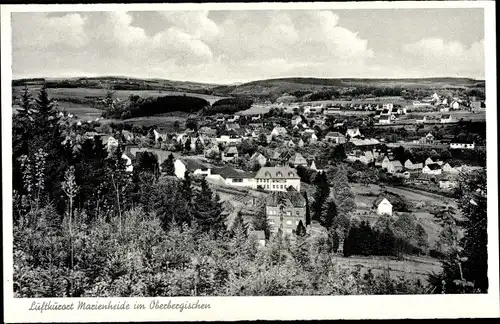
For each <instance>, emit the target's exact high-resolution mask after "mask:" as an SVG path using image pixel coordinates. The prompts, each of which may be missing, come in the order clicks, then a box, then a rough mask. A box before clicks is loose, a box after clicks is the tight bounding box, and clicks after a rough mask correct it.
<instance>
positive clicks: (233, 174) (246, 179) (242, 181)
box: [207, 166, 256, 189]
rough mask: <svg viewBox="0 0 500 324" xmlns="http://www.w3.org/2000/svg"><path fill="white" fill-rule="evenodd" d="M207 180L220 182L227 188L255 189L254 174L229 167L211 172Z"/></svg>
mask: <svg viewBox="0 0 500 324" xmlns="http://www.w3.org/2000/svg"><path fill="white" fill-rule="evenodd" d="M207 179H208V180H211V181H217V182H222V183H223V184H225V185H228V186H235V187H245V188H253V189H255V187H256V186H255V183H256V182H255V172H243V171H238V170H236V169H234V168H232V167H230V166H225V167H222V168H215V169H213V170H211V173H210V175H208V176H207Z"/></svg>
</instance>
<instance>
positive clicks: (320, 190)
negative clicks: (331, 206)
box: [312, 172, 330, 221]
mask: <svg viewBox="0 0 500 324" xmlns="http://www.w3.org/2000/svg"><path fill="white" fill-rule="evenodd" d="M314 184H315V185H316V191H315V192H314V203H313V205H312V208H313V220H317V221H319V220H320V218H321V210H322V209H323V205H324V203H325V201H326V199H327V198H328V196H329V195H330V186H329V185H328V180H327V178H326V175H325V174H324V173H323V172H319V173H318V174H317V175H316V178H315V179H314Z"/></svg>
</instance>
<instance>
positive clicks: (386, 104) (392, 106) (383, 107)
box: [382, 103, 394, 110]
mask: <svg viewBox="0 0 500 324" xmlns="http://www.w3.org/2000/svg"><path fill="white" fill-rule="evenodd" d="M392 108H394V104H392V103H385V104H382V109H387V110H391V109H392Z"/></svg>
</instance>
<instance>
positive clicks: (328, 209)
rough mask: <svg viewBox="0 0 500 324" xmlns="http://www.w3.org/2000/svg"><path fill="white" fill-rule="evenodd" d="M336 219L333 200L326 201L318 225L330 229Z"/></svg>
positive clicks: (335, 206)
mask: <svg viewBox="0 0 500 324" xmlns="http://www.w3.org/2000/svg"><path fill="white" fill-rule="evenodd" d="M336 218H337V205H336V204H335V201H334V200H333V199H327V200H326V201H325V204H324V205H323V210H322V212H321V217H320V219H319V221H320V224H321V226H323V227H325V228H327V229H332V227H333V225H334V221H335V219H336Z"/></svg>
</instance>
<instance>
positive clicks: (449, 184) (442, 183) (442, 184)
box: [439, 179, 458, 190]
mask: <svg viewBox="0 0 500 324" xmlns="http://www.w3.org/2000/svg"><path fill="white" fill-rule="evenodd" d="M457 186H458V183H457V182H456V181H454V180H450V179H440V180H439V188H441V189H444V190H449V189H453V188H456V187H457Z"/></svg>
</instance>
